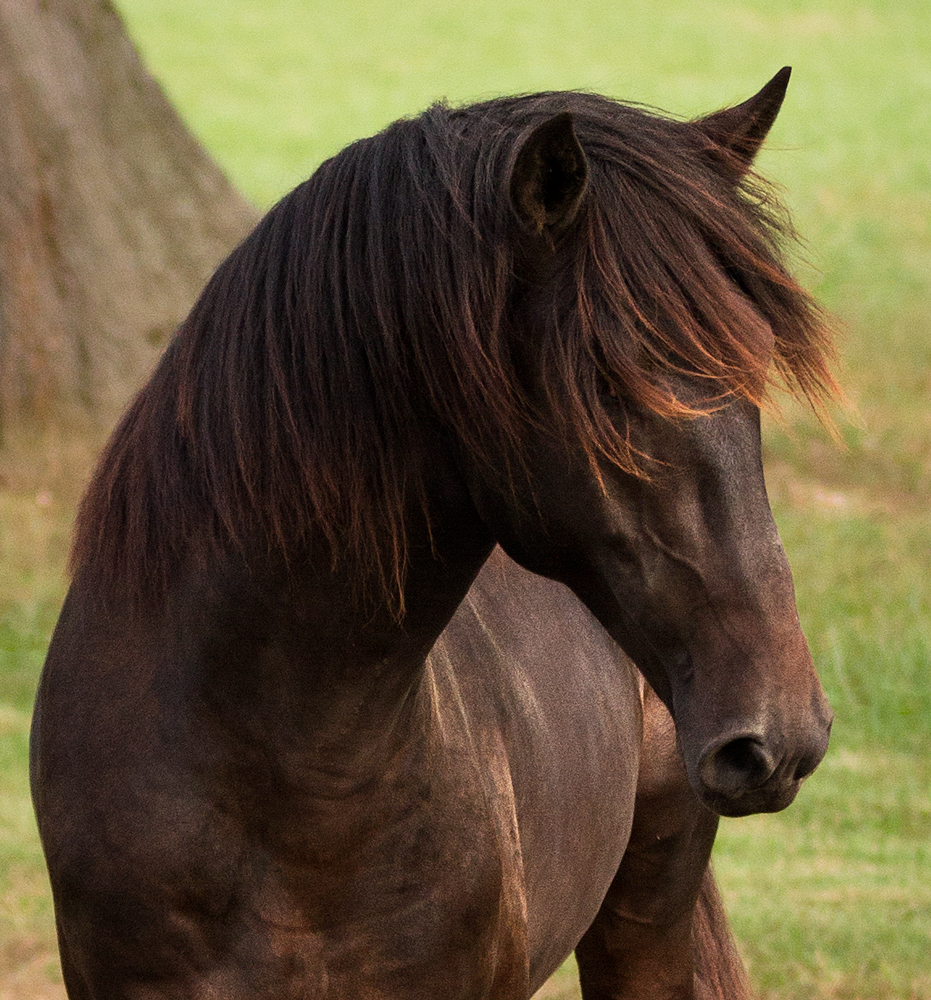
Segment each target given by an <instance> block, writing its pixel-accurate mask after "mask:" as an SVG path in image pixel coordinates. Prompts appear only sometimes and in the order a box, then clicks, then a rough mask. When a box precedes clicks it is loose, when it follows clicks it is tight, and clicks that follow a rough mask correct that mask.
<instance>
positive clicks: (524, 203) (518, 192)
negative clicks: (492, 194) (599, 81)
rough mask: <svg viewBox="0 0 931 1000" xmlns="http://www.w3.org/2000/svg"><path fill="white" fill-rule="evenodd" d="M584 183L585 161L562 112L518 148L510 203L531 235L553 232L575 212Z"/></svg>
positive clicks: (585, 173)
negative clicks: (530, 230)
mask: <svg viewBox="0 0 931 1000" xmlns="http://www.w3.org/2000/svg"><path fill="white" fill-rule="evenodd" d="M587 182H588V160H587V159H586V158H585V153H584V152H583V150H582V147H581V146H580V145H579V140H578V139H577V138H576V134H575V129H574V128H573V126H572V115H571V113H570V112H568V111H563V112H561V113H560V114H558V115H554V116H553V117H552V118H548V119H547V120H546V121H545V122H543V124H542V125H538V126H537V127H536V128H535V129H534V130H533V132H532V133H531V134H530V135H529V136H528V137H527V139H526V140H525V141H524V144H523V145H522V146H521V148H520V150H519V152H518V154H517V159H516V161H515V163H514V169H513V171H512V173H511V203H512V204H513V206H514V210H515V211H516V212H517V214H518V216H519V217H520V219H521V221H522V222H523V223H524V224H525V225H527V226H529V227H530V228H531V229H532V230H533V231H534V232H535V233H538V234H542V233H543V232H545V231H550V232H557V231H558V230H560V229H562V228H564V227H565V226H567V225H568V224H569V223H570V222H571V221H572V220H573V218H575V213H576V211H577V210H578V207H579V202H580V201H581V200H582V195H583V194H584V193H585V187H586V184H587Z"/></svg>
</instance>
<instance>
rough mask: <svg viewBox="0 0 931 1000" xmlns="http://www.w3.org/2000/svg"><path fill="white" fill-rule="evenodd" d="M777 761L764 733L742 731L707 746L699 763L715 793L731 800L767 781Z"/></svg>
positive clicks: (702, 779) (705, 784) (702, 778)
mask: <svg viewBox="0 0 931 1000" xmlns="http://www.w3.org/2000/svg"><path fill="white" fill-rule="evenodd" d="M777 763H778V762H777V761H776V760H775V759H774V758H773V755H772V753H771V752H770V751H769V750H767V748H766V745H765V743H764V740H763V737H762V734H757V733H751V732H748V733H741V734H740V735H739V736H734V737H730V738H728V739H726V740H724V742H721V743H719V744H718V745H716V746H712V747H710V748H709V749H707V750H706V751H705V753H704V754H703V755H702V757H701V759H700V761H699V763H698V775H699V777H700V778H701V781H702V783H703V784H704V786H705V788H706V789H707V790H708V791H709V792H711V793H712V795H714V796H715V797H717V796H721V797H722V798H724V799H726V800H729V801H730V800H735V799H738V798H740V797H741V796H743V795H746V793H747V792H751V791H753V790H754V789H756V788H759V787H760V785H764V784H766V782H767V781H769V779H770V778H771V777H772V776H773V774H774V773H775V771H776V766H777Z"/></svg>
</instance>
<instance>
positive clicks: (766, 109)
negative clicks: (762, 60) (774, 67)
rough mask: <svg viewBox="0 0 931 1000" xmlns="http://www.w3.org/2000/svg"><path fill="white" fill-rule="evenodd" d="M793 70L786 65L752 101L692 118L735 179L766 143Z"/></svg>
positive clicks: (716, 157) (711, 151)
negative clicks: (765, 140)
mask: <svg viewBox="0 0 931 1000" xmlns="http://www.w3.org/2000/svg"><path fill="white" fill-rule="evenodd" d="M791 73H792V68H791V67H790V66H784V67H783V68H782V69H781V70H779V72H778V73H777V74H776V75H775V76H774V77H773V78H772V80H770V81H769V83H767V84H766V86H765V87H764V88H763V89H762V90H761V91H760V92H759V93H758V94H756V95H755V96H754V97H751V98H750V100H749V101H744V102H743V104H738V105H737V107H735V108H725V109H724V110H723V111H717V112H715V113H714V114H713V115H708V116H707V117H706V118H700V119H699V120H698V121H695V122H692V127H693V128H695V129H697V130H698V131H699V132H700V133H701V134H702V135H703V136H704V137H705V138H706V139H709V140H710V141H711V146H710V150H709V151H710V153H711V155H712V157H713V158H714V159H715V161H716V162H717V164H718V165H719V166H720V167H721V168H722V169H723V170H724V171H725V173H727V174H729V175H730V176H731V177H733V179H734V180H740V178H741V177H743V175H744V174H745V173H746V172H747V171H748V170H749V169H750V166H751V165H752V163H753V159H754V157H755V156H756V154H757V153H758V152H759V149H760V146H762V145H763V140H764V139H765V138H766V135H767V133H768V132H769V130H770V128H771V127H772V124H773V122H774V121H775V120H776V115H778V114H779V109H780V108H781V107H782V100H783V98H784V97H785V96H786V87H788V85H789V76H790V75H791Z"/></svg>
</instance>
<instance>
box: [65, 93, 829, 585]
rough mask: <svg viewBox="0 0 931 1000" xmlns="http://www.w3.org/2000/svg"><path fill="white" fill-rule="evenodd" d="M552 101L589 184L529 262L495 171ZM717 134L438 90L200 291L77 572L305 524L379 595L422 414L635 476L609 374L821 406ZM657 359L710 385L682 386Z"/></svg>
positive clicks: (474, 447) (123, 580)
mask: <svg viewBox="0 0 931 1000" xmlns="http://www.w3.org/2000/svg"><path fill="white" fill-rule="evenodd" d="M566 110H568V111H570V112H571V114H572V118H573V124H574V128H575V131H576V134H577V137H578V139H579V142H580V144H581V146H582V148H583V149H584V150H585V153H586V156H587V157H588V160H589V186H588V190H587V192H586V194H585V197H584V199H583V202H582V204H581V206H580V210H579V213H578V215H577V217H576V219H575V220H574V221H573V223H572V225H571V227H570V228H569V229H568V230H567V231H566V232H565V233H564V234H562V235H561V236H560V237H559V238H558V239H556V240H554V241H552V242H551V245H550V246H549V247H548V248H546V251H545V252H542V251H539V250H535V251H533V252H531V250H532V248H531V249H528V248H530V241H529V238H528V235H527V233H526V232H525V231H524V230H523V229H522V227H521V223H520V221H519V219H518V218H517V216H516V214H515V212H514V209H513V207H512V205H511V201H510V193H509V185H508V178H509V176H510V172H511V171H512V169H513V167H514V163H515V160H516V158H517V155H518V152H519V150H520V147H521V144H522V142H523V141H524V140H525V139H526V137H527V136H528V135H529V134H531V133H532V131H533V130H534V129H535V128H536V127H537V126H538V125H539V124H540V123H541V122H543V121H545V120H546V119H547V118H548V117H549V116H552V115H553V114H555V113H558V112H562V111H566ZM710 142H711V140H709V139H707V138H706V137H704V136H703V134H702V133H701V130H699V129H696V128H695V127H694V126H692V125H690V124H689V123H687V122H681V121H675V120H672V119H669V118H665V117H662V116H661V115H658V114H654V113H651V112H647V111H645V110H642V109H639V108H637V107H634V106H631V105H625V104H619V103H616V102H614V101H611V100H608V99H606V98H603V97H598V96H595V95H591V94H584V93H547V94H538V95H532V96H524V97H516V98H505V99H499V100H495V101H489V102H485V103H482V104H477V105H473V106H471V107H466V108H458V109H457V108H450V107H447V106H445V105H442V104H440V105H436V106H434V107H431V108H429V109H428V110H427V111H426V112H424V113H423V114H422V115H420V116H419V117H417V118H413V119H405V120H401V121H399V122H396V123H395V124H393V125H391V126H389V127H388V128H387V129H386V130H385V131H383V132H382V133H380V134H379V135H376V136H374V137H372V138H369V139H364V140H361V141H359V142H356V143H354V144H352V145H351V146H349V147H347V148H346V149H345V150H343V151H342V152H341V153H339V154H338V155H337V156H335V157H334V158H332V159H330V160H328V161H327V162H325V163H324V164H323V165H322V166H321V167H320V168H319V169H318V170H317V171H316V173H315V174H314V175H313V176H312V177H311V178H310V179H309V180H308V181H306V182H305V183H303V184H301V185H300V186H298V187H297V188H296V189H295V190H294V191H293V192H292V193H290V194H289V195H287V196H286V197H285V198H284V199H283V200H282V201H281V202H279V204H278V205H276V206H275V207H274V208H273V209H272V210H271V211H270V212H269V213H268V214H267V215H266V216H265V218H264V219H263V220H262V221H261V222H260V223H259V224H258V226H257V227H256V229H255V230H254V231H253V232H252V234H251V235H250V236H249V237H247V238H246V240H245V241H244V242H243V243H242V244H241V245H240V246H239V247H238V248H237V249H236V250H234V251H233V253H232V254H231V255H230V256H229V257H228V258H227V260H226V261H225V262H224V263H223V264H221V265H220V267H219V268H218V270H217V271H216V273H215V274H214V276H213V278H212V279H211V280H210V281H209V283H208V284H207V286H206V288H205V289H204V291H203V293H202V294H201V296H200V298H199V300H198V301H197V303H196V304H195V306H194V308H193V309H192V311H191V313H190V314H189V316H188V317H187V318H186V319H185V321H184V322H183V324H182V325H181V327H180V329H179V331H178V333H177V334H176V336H175V338H174V340H173V341H172V343H171V344H170V346H169V348H168V349H167V351H166V353H165V354H164V356H163V358H162V360H161V362H160V364H159V365H158V367H157V369H156V371H155V372H154V374H153V376H152V378H151V380H150V381H149V383H148V384H147V385H146V386H145V387H144V388H143V389H142V391H141V392H140V393H139V395H138V396H137V398H136V400H135V401H134V403H133V404H132V405H131V407H130V408H129V410H128V411H127V413H126V415H125V416H124V418H123V420H122V422H121V423H120V425H119V426H118V428H117V430H116V431H115V432H114V434H113V436H112V438H111V440H110V443H109V445H108V447H107V448H106V450H105V452H104V453H103V455H102V457H101V460H100V464H99V466H98V469H97V471H96V473H95V476H94V477H93V479H92V481H91V484H90V486H89V488H88V491H87V493H86V495H85V498H84V500H83V502H82V505H81V508H80V511H79V515H78V521H77V528H76V533H75V541H74V546H73V550H72V568H73V570H74V571H75V572H81V573H82V574H90V575H91V576H92V577H94V578H95V579H96V580H97V581H98V584H99V586H100V587H102V588H103V589H104V590H105V591H106V592H113V591H119V592H130V593H142V592H151V591H159V590H164V588H165V587H166V586H167V582H168V580H169V578H170V576H171V574H172V572H173V569H174V567H175V566H176V565H177V564H178V562H179V560H180V559H181V558H182V557H183V556H185V555H186V554H189V553H191V552H192V551H193V552H202V553H204V554H205V555H206V554H209V553H210V552H216V551H229V550H231V549H232V550H239V551H241V552H243V553H244V554H246V555H247V556H248V555H249V554H254V553H257V552H262V551H272V552H278V553H281V554H283V555H284V556H285V557H286V558H287V557H288V556H289V554H291V555H293V554H295V553H298V552H303V551H307V549H308V546H310V545H311V544H317V543H318V542H320V541H321V540H322V542H323V543H324V544H325V547H326V550H327V553H328V557H329V558H330V559H331V560H332V562H333V563H334V564H335V563H339V562H341V561H345V563H346V564H347V565H348V566H350V567H352V568H353V571H354V572H356V573H357V575H358V578H359V579H360V580H366V579H367V580H374V581H375V584H376V586H377V587H379V588H380V589H381V590H382V592H383V593H385V594H387V595H388V597H389V598H391V596H392V595H394V597H396V598H397V597H399V595H400V594H401V590H402V586H403V579H404V570H405V559H406V551H407V539H406V534H405V524H406V519H407V517H408V516H409V513H410V509H411V504H412V503H415V504H416V503H420V504H421V505H422V504H423V496H422V487H423V482H424V475H425V464H424V463H425V445H424V442H423V439H422V433H423V427H424V426H425V424H426V423H429V424H431V425H432V426H434V427H438V428H441V429H442V431H444V432H446V431H448V432H449V433H450V436H451V439H454V440H455V441H457V442H458V443H459V446H460V447H462V448H463V449H465V450H466V451H468V452H469V453H470V454H471V456H472V457H473V459H474V460H476V461H479V462H482V463H483V464H484V465H486V466H487V467H488V468H489V469H495V468H501V467H502V462H501V456H502V455H504V456H506V457H507V458H506V461H505V462H504V467H505V468H509V469H513V468H515V467H517V466H519V464H520V441H521V437H522V435H523V433H524V432H525V431H526V429H527V426H528V423H534V422H536V423H537V424H539V425H540V426H545V427H548V428H550V429H551V430H552V432H553V433H557V434H560V435H561V436H562V437H563V438H564V440H565V441H567V442H571V443H572V444H573V445H581V446H582V447H583V448H584V449H585V451H586V452H587V454H588V455H589V457H590V458H591V459H592V461H593V462H595V461H596V460H602V459H607V460H609V461H614V462H617V463H619V464H620V465H622V466H623V467H625V468H628V469H630V470H631V471H636V469H637V461H638V456H637V455H636V454H635V453H634V452H633V450H632V448H631V446H630V445H629V443H628V442H626V441H625V440H623V435H621V436H619V435H618V434H617V432H616V430H615V428H614V424H612V423H611V421H610V420H609V418H608V415H607V412H606V406H605V404H604V391H605V387H606V386H607V388H608V390H609V392H610V393H611V394H612V395H615V396H620V397H622V398H623V399H624V400H625V401H627V402H629V403H630V404H632V405H637V406H642V407H647V408H649V409H651V410H654V411H656V412H658V413H661V414H664V415H666V416H668V417H670V418H672V419H676V418H679V417H688V416H691V415H694V414H695V413H696V412H700V411H701V410H702V409H707V408H711V407H714V406H716V405H720V403H721V402H722V401H723V400H726V399H728V398H732V397H734V396H742V397H746V398H750V399H753V400H754V401H757V402H760V401H762V400H763V399H764V398H765V397H766V395H767V389H768V386H770V385H771V384H772V382H773V381H774V380H776V381H781V382H783V383H785V384H787V385H788V386H789V388H790V389H791V390H792V391H795V392H797V393H799V394H801V395H803V396H807V397H808V398H809V399H811V400H813V401H815V402H817V401H818V400H820V399H822V398H823V397H825V396H827V395H829V394H830V393H831V391H832V390H833V387H834V386H833V382H832V380H831V376H830V373H829V362H830V360H831V340H830V335H829V331H828V329H827V326H826V324H825V322H824V319H823V317H822V315H821V313H820V312H819V310H818V307H817V306H816V304H815V303H814V302H813V300H812V299H811V298H810V297H809V296H808V294H807V293H806V292H805V291H804V290H803V289H802V288H801V287H800V286H799V285H798V284H797V283H796V281H795V280H794V279H793V278H792V277H791V276H790V275H789V273H788V270H787V268H786V266H785V264H784V260H783V252H782V249H781V247H782V246H783V244H784V243H785V241H786V238H787V237H789V238H791V235H792V234H791V229H790V227H789V226H788V224H787V223H786V221H785V217H784V213H783V212H782V210H781V209H780V207H779V204H778V200H777V199H775V198H774V197H773V195H772V192H771V190H770V189H769V188H767V187H766V186H765V185H764V184H763V183H762V182H761V181H759V179H757V178H755V177H753V176H748V177H746V178H745V179H744V180H743V181H742V182H741V183H740V184H735V183H734V181H733V179H732V178H731V179H728V178H727V177H726V176H725V171H722V170H721V169H720V167H719V166H716V162H717V163H718V164H719V159H718V161H716V160H715V156H714V155H712V154H713V153H714V152H715V151H714V150H713V149H711V148H709V144H710ZM717 153H718V155H719V157H720V150H718V151H717ZM544 287H545V288H547V289H550V290H551V292H549V293H548V294H546V295H545V296H540V295H535V294H534V292H535V291H536V290H539V289H540V288H544ZM543 298H545V300H546V306H545V308H543V307H541V306H540V305H539V302H540V301H542V299H543ZM534 303H536V305H534ZM528 310H535V311H534V312H533V314H532V315H528ZM518 329H520V330H524V329H526V331H528V332H526V333H522V334H521V337H525V338H526V337H527V336H532V337H533V343H532V345H528V344H526V343H520V342H519V341H520V340H521V337H518V336H516V335H514V332H515V331H516V330H518ZM769 331H771V334H770V333H769ZM676 372H689V373H691V374H693V375H694V374H698V375H699V376H700V377H701V378H702V379H703V380H705V383H706V384H707V386H708V392H707V394H706V398H703V399H702V400H700V401H697V402H696V401H695V400H684V399H681V398H679V396H678V395H677V393H676V391H675V382H674V379H673V378H672V377H671V376H674V375H675V373H676ZM541 385H542V386H546V387H548V392H549V393H550V396H549V397H548V398H547V399H545V400H543V401H542V402H541V401H540V399H539V393H537V395H536V396H534V398H533V400H532V399H531V388H532V386H537V387H539V386H541Z"/></svg>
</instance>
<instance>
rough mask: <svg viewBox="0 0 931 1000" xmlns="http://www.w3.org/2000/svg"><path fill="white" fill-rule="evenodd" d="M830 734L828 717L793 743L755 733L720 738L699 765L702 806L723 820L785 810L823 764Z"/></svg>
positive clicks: (755, 731)
mask: <svg viewBox="0 0 931 1000" xmlns="http://www.w3.org/2000/svg"><path fill="white" fill-rule="evenodd" d="M830 732H831V718H830V715H828V717H827V718H822V719H821V720H818V723H817V724H815V725H812V726H811V727H810V728H809V729H807V731H806V732H805V734H804V736H799V735H796V737H795V738H794V739H793V738H789V739H786V738H785V737H784V735H781V734H780V735H775V734H767V733H766V732H763V731H758V730H754V729H751V730H741V731H738V732H736V733H730V734H727V735H725V736H722V737H720V738H719V739H717V740H715V741H714V742H713V743H711V745H710V746H708V747H707V748H706V749H705V751H704V753H702V755H701V756H700V758H699V760H698V774H697V777H698V780H699V784H700V786H701V795H702V798H703V800H704V801H705V803H706V805H708V806H710V807H711V808H712V809H714V810H715V811H716V812H720V813H722V814H723V815H726V816H745V815H747V814H748V813H751V812H775V811H777V810H779V809H784V808H785V807H786V806H787V805H788V804H789V803H790V802H791V801H792V799H794V798H795V795H796V793H797V792H798V789H799V786H800V785H801V782H802V780H803V779H804V778H807V777H808V775H809V774H811V772H812V771H814V769H815V768H816V767H817V766H818V764H820V763H821V759H822V757H824V754H825V752H826V751H827V746H828V738H829V735H830Z"/></svg>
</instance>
